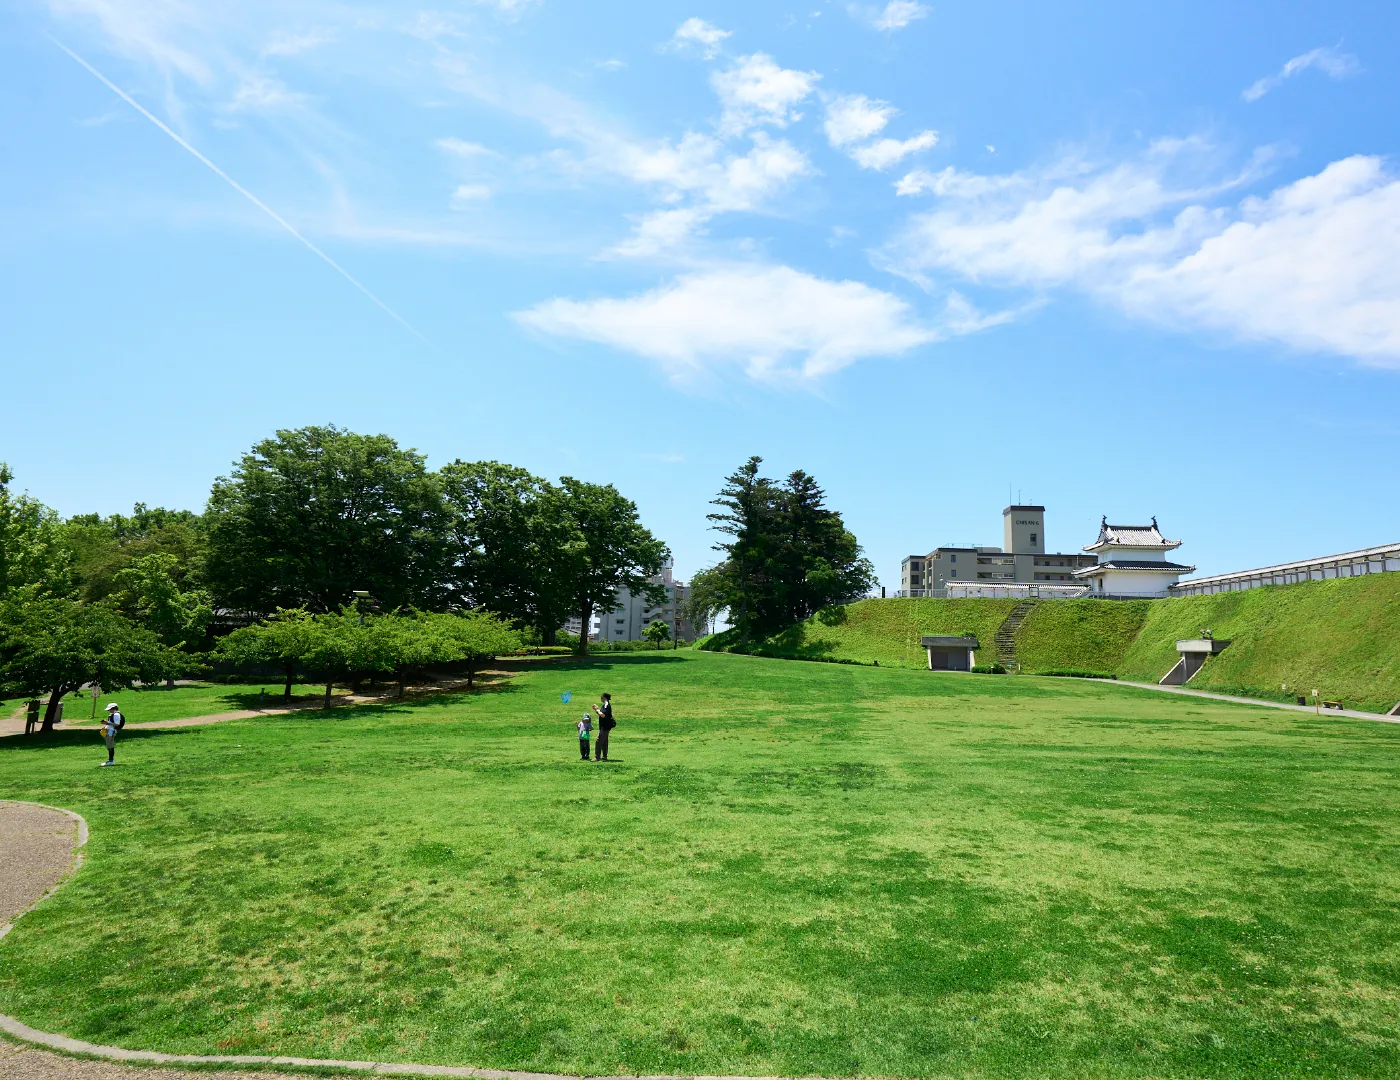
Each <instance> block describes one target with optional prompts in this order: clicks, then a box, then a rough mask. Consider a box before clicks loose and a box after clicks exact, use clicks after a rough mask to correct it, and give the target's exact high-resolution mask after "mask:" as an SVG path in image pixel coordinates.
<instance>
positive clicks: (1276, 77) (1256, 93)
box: [1240, 46, 1361, 101]
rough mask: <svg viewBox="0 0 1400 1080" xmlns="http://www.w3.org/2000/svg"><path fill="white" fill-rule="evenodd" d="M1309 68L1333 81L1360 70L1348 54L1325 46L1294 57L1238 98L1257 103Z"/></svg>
mask: <svg viewBox="0 0 1400 1080" xmlns="http://www.w3.org/2000/svg"><path fill="white" fill-rule="evenodd" d="M1310 68H1316V69H1317V70H1318V71H1321V72H1322V73H1323V74H1324V75H1329V76H1331V77H1332V78H1334V79H1345V78H1346V77H1347V76H1349V75H1355V74H1356V73H1357V72H1358V71H1360V70H1361V62H1360V61H1359V60H1357V59H1356V57H1354V56H1352V55H1351V54H1350V53H1344V52H1339V51H1338V50H1336V49H1332V48H1327V47H1325V46H1324V47H1323V48H1320V49H1313V50H1311V51H1310V52H1305V53H1303V54H1302V55H1301V56H1295V57H1294V58H1293V59H1292V60H1290V61H1288V63H1286V64H1284V65H1283V67H1281V68H1279V70H1278V72H1277V73H1276V74H1273V75H1266V76H1264V78H1262V79H1258V80H1256V81H1255V82H1253V83H1251V84H1250V85H1249V86H1247V87H1246V88H1245V89H1244V91H1243V92H1242V93H1241V94H1240V96H1241V97H1242V98H1244V100H1245V101H1258V100H1259V99H1260V98H1261V97H1263V96H1264V95H1265V94H1267V93H1268V92H1269V91H1270V90H1274V89H1277V88H1278V87H1280V86H1282V85H1283V84H1284V83H1285V82H1286V81H1287V80H1289V79H1291V78H1293V76H1295V75H1301V74H1302V73H1303V72H1305V71H1307V70H1309V69H1310Z"/></svg>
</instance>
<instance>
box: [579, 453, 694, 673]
mask: <svg viewBox="0 0 1400 1080" xmlns="http://www.w3.org/2000/svg"><path fill="white" fill-rule="evenodd" d="M559 487H560V492H561V495H562V498H561V499H560V506H561V509H562V516H563V519H564V520H565V521H566V522H567V523H568V526H569V529H570V531H571V533H572V536H571V537H570V539H569V541H568V543H567V544H566V545H565V547H564V548H563V552H562V553H563V555H564V559H563V566H562V567H561V573H562V574H563V575H564V580H565V581H566V582H567V584H568V589H569V592H570V594H571V595H572V597H573V601H574V610H575V611H577V612H578V613H579V616H580V618H581V620H582V622H581V625H582V626H584V627H585V628H586V627H588V626H589V624H590V623H591V622H592V620H593V611H594V609H595V608H602V610H604V611H610V610H611V609H612V606H613V603H614V601H615V598H616V596H617V592H618V590H619V589H628V590H629V591H631V592H632V593H634V594H641V595H643V596H645V597H646V598H647V599H648V600H649V601H650V602H651V603H653V604H660V603H663V602H664V601H665V599H666V593H665V590H664V589H663V588H662V587H661V586H658V585H656V584H654V583H653V582H651V581H650V580H649V579H650V578H653V577H655V576H656V575H657V574H659V573H660V572H661V566H662V564H663V563H664V562H665V561H666V559H667V558H668V557H669V556H670V553H671V552H670V549H669V548H667V546H666V545H665V544H664V543H663V542H662V541H660V540H658V539H657V538H656V537H654V536H652V534H651V533H650V532H649V531H648V530H647V529H646V528H645V527H644V526H643V525H642V523H641V519H640V518H639V516H638V514H637V504H636V503H634V502H633V501H632V500H631V499H628V498H625V497H624V496H623V495H622V493H621V492H619V491H618V490H617V488H615V487H613V486H612V485H611V484H590V483H586V482H585V481H582V480H575V479H574V478H573V477H571V476H565V477H563V478H561V479H560V481H559ZM587 651H588V635H587V634H581V635H580V636H579V652H580V653H583V652H587Z"/></svg>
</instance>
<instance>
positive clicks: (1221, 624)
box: [702, 573, 1400, 712]
mask: <svg viewBox="0 0 1400 1080" xmlns="http://www.w3.org/2000/svg"><path fill="white" fill-rule="evenodd" d="M1015 606H1016V602H1015V601H1013V600H936V599H918V600H862V601H860V602H859V603H855V604H851V605H849V606H848V607H845V608H838V609H834V610H832V611H827V612H822V613H820V614H819V615H817V616H815V617H813V618H811V619H809V620H807V621H806V622H804V623H800V624H798V625H797V626H794V627H790V628H789V629H788V630H785V631H784V632H783V633H781V634H776V635H773V636H772V637H768V638H763V639H760V640H754V641H751V642H750V643H749V645H748V648H747V649H741V648H740V644H739V641H738V639H737V636H736V635H735V634H734V633H733V632H732V631H728V632H726V633H724V634H718V635H716V636H715V637H713V638H711V639H709V640H708V641H707V642H705V643H704V644H703V646H702V647H703V648H706V649H711V650H716V651H747V652H751V653H754V654H756V655H760V656H774V657H783V658H790V659H800V660H828V661H836V662H846V663H861V664H869V663H873V662H875V661H878V662H879V663H880V665H881V666H882V667H885V666H896V667H911V668H913V667H923V666H924V663H925V661H924V655H923V653H922V652H921V650H920V649H919V638H920V637H921V636H922V635H923V634H962V633H971V634H975V635H977V637H978V639H979V640H980V641H981V643H982V651H981V652H980V653H979V655H978V661H979V662H980V663H991V662H992V661H993V660H995V659H996V654H995V639H996V632H997V629H998V627H1000V626H1001V624H1002V623H1003V622H1004V621H1005V619H1006V617H1007V616H1008V615H1009V614H1010V613H1011V610H1012V608H1014V607H1015ZM1202 629H1210V630H1211V631H1212V632H1213V633H1214V634H1215V636H1216V637H1218V638H1226V639H1229V641H1230V643H1231V644H1230V646H1229V648H1227V649H1226V650H1225V651H1224V652H1223V653H1221V654H1220V655H1219V656H1217V657H1215V658H1213V659H1212V660H1210V661H1209V662H1208V663H1207V664H1206V666H1205V668H1204V669H1203V670H1202V671H1201V672H1200V673H1199V674H1198V675H1197V676H1196V677H1195V678H1194V679H1192V680H1191V686H1192V687H1193V688H1196V689H1200V690H1212V691H1217V692H1219V693H1226V694H1239V695H1243V696H1248V697H1262V698H1268V699H1270V700H1277V701H1284V700H1292V699H1293V697H1294V695H1295V694H1298V693H1306V694H1310V693H1311V691H1312V689H1313V688H1314V687H1316V688H1317V689H1319V690H1321V691H1322V696H1323V697H1324V698H1329V699H1333V700H1339V701H1342V702H1343V703H1344V704H1345V705H1346V706H1347V707H1348V708H1356V709H1362V710H1364V711H1368V712H1384V711H1386V710H1388V709H1390V708H1391V707H1392V706H1394V705H1395V704H1396V702H1397V701H1400V573H1390V574H1371V575H1368V576H1365V577H1354V578H1341V579H1337V580H1335V581H1314V582H1305V583H1303V584H1299V585H1277V586H1271V587H1269V588H1263V589H1250V590H1248V591H1246V592H1234V593H1218V594H1216V595H1214V596H1192V597H1183V598H1180V599H1171V600H1037V601H1033V602H1032V606H1031V609H1030V611H1029V613H1028V614H1027V616H1026V618H1025V620H1024V621H1023V622H1022V623H1021V626H1020V628H1019V630H1018V631H1017V632H1016V660H1017V662H1018V663H1019V665H1020V670H1021V671H1022V672H1024V673H1026V674H1042V673H1043V674H1050V673H1058V672H1065V671H1076V672H1094V673H1102V674H1106V675H1117V676H1118V678H1120V679H1131V680H1133V681H1136V682H1153V683H1155V682H1156V681H1157V680H1158V679H1160V678H1161V677H1162V676H1163V675H1165V674H1166V673H1167V672H1168V671H1169V670H1171V667H1172V665H1173V664H1175V663H1176V660H1177V652H1176V642H1177V640H1178V639H1179V638H1194V637H1196V636H1198V635H1199V634H1200V632H1201V630H1202ZM1285 686H1286V687H1287V689H1286V690H1285V689H1284V687H1285Z"/></svg>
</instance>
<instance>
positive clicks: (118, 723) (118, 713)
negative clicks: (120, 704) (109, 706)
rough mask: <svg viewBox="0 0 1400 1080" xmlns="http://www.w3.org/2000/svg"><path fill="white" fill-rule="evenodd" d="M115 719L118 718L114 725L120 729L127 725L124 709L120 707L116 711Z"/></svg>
mask: <svg viewBox="0 0 1400 1080" xmlns="http://www.w3.org/2000/svg"><path fill="white" fill-rule="evenodd" d="M114 719H115V720H116V723H114V724H113V725H112V726H113V727H114V728H116V729H117V730H118V731H120V730H121V729H122V728H124V727H126V717H125V716H123V715H122V711H121V710H120V709H118V710H117V711H116V715H115V717H114Z"/></svg>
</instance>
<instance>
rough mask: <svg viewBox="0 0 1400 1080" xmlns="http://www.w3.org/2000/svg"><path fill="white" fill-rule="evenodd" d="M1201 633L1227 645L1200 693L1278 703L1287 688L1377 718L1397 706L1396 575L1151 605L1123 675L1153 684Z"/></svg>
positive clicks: (1399, 595) (1399, 623) (1399, 593)
mask: <svg viewBox="0 0 1400 1080" xmlns="http://www.w3.org/2000/svg"><path fill="white" fill-rule="evenodd" d="M1202 627H1209V628H1210V629H1211V630H1212V631H1213V632H1214V634H1215V636H1216V637H1219V638H1228V639H1230V642H1231V644H1230V646H1229V648H1227V649H1226V650H1225V651H1224V652H1223V653H1221V654H1220V655H1219V656H1217V657H1215V658H1213V659H1211V660H1209V661H1208V662H1207V663H1206V666H1205V668H1203V669H1202V670H1201V672H1200V674H1198V675H1197V676H1196V677H1195V678H1194V679H1192V680H1191V685H1192V686H1193V687H1196V688H1197V689H1201V690H1218V691H1220V692H1222V693H1232V694H1247V695H1252V696H1263V697H1268V698H1275V699H1279V700H1283V699H1285V698H1287V697H1288V696H1289V694H1285V693H1284V692H1283V690H1282V686H1283V684H1285V683H1286V684H1287V685H1288V688H1289V692H1290V694H1291V693H1294V692H1301V693H1309V692H1310V691H1311V690H1312V688H1313V687H1317V688H1318V689H1320V690H1321V691H1322V694H1323V696H1324V697H1327V698H1336V699H1340V700H1342V701H1344V702H1346V704H1347V705H1348V706H1349V707H1351V708H1359V709H1364V710H1368V711H1382V712H1383V711H1385V710H1386V709H1389V708H1390V707H1391V706H1392V705H1394V704H1395V703H1396V702H1397V701H1400V573H1390V574H1372V575H1368V576H1365V577H1354V578H1341V579H1338V580H1334V581H1311V582H1304V583H1302V584H1298V585H1276V586H1272V587H1269V588H1264V589H1250V590H1248V591H1246V592H1233V593H1216V594H1215V595H1213V596H1191V597H1184V598H1182V599H1179V600H1161V601H1156V602H1154V603H1153V604H1152V605H1151V609H1150V611H1149V613H1148V617H1147V621H1146V623H1145V624H1144V626H1143V628H1142V632H1141V633H1140V634H1139V635H1138V638H1137V640H1136V641H1135V642H1134V643H1133V646H1132V648H1131V649H1129V650H1128V652H1127V655H1126V656H1125V657H1124V661H1123V665H1122V667H1120V668H1119V669H1118V671H1119V675H1120V676H1121V677H1124V678H1133V679H1138V680H1142V681H1149V680H1150V681H1152V682H1156V681H1157V680H1158V679H1160V678H1161V677H1162V675H1163V674H1165V673H1166V672H1167V671H1168V670H1169V669H1170V668H1171V666H1172V665H1173V664H1174V663H1176V656H1177V654H1176V641H1177V639H1178V638H1188V637H1196V636H1197V635H1198V634H1199V633H1200V631H1201V629H1202Z"/></svg>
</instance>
